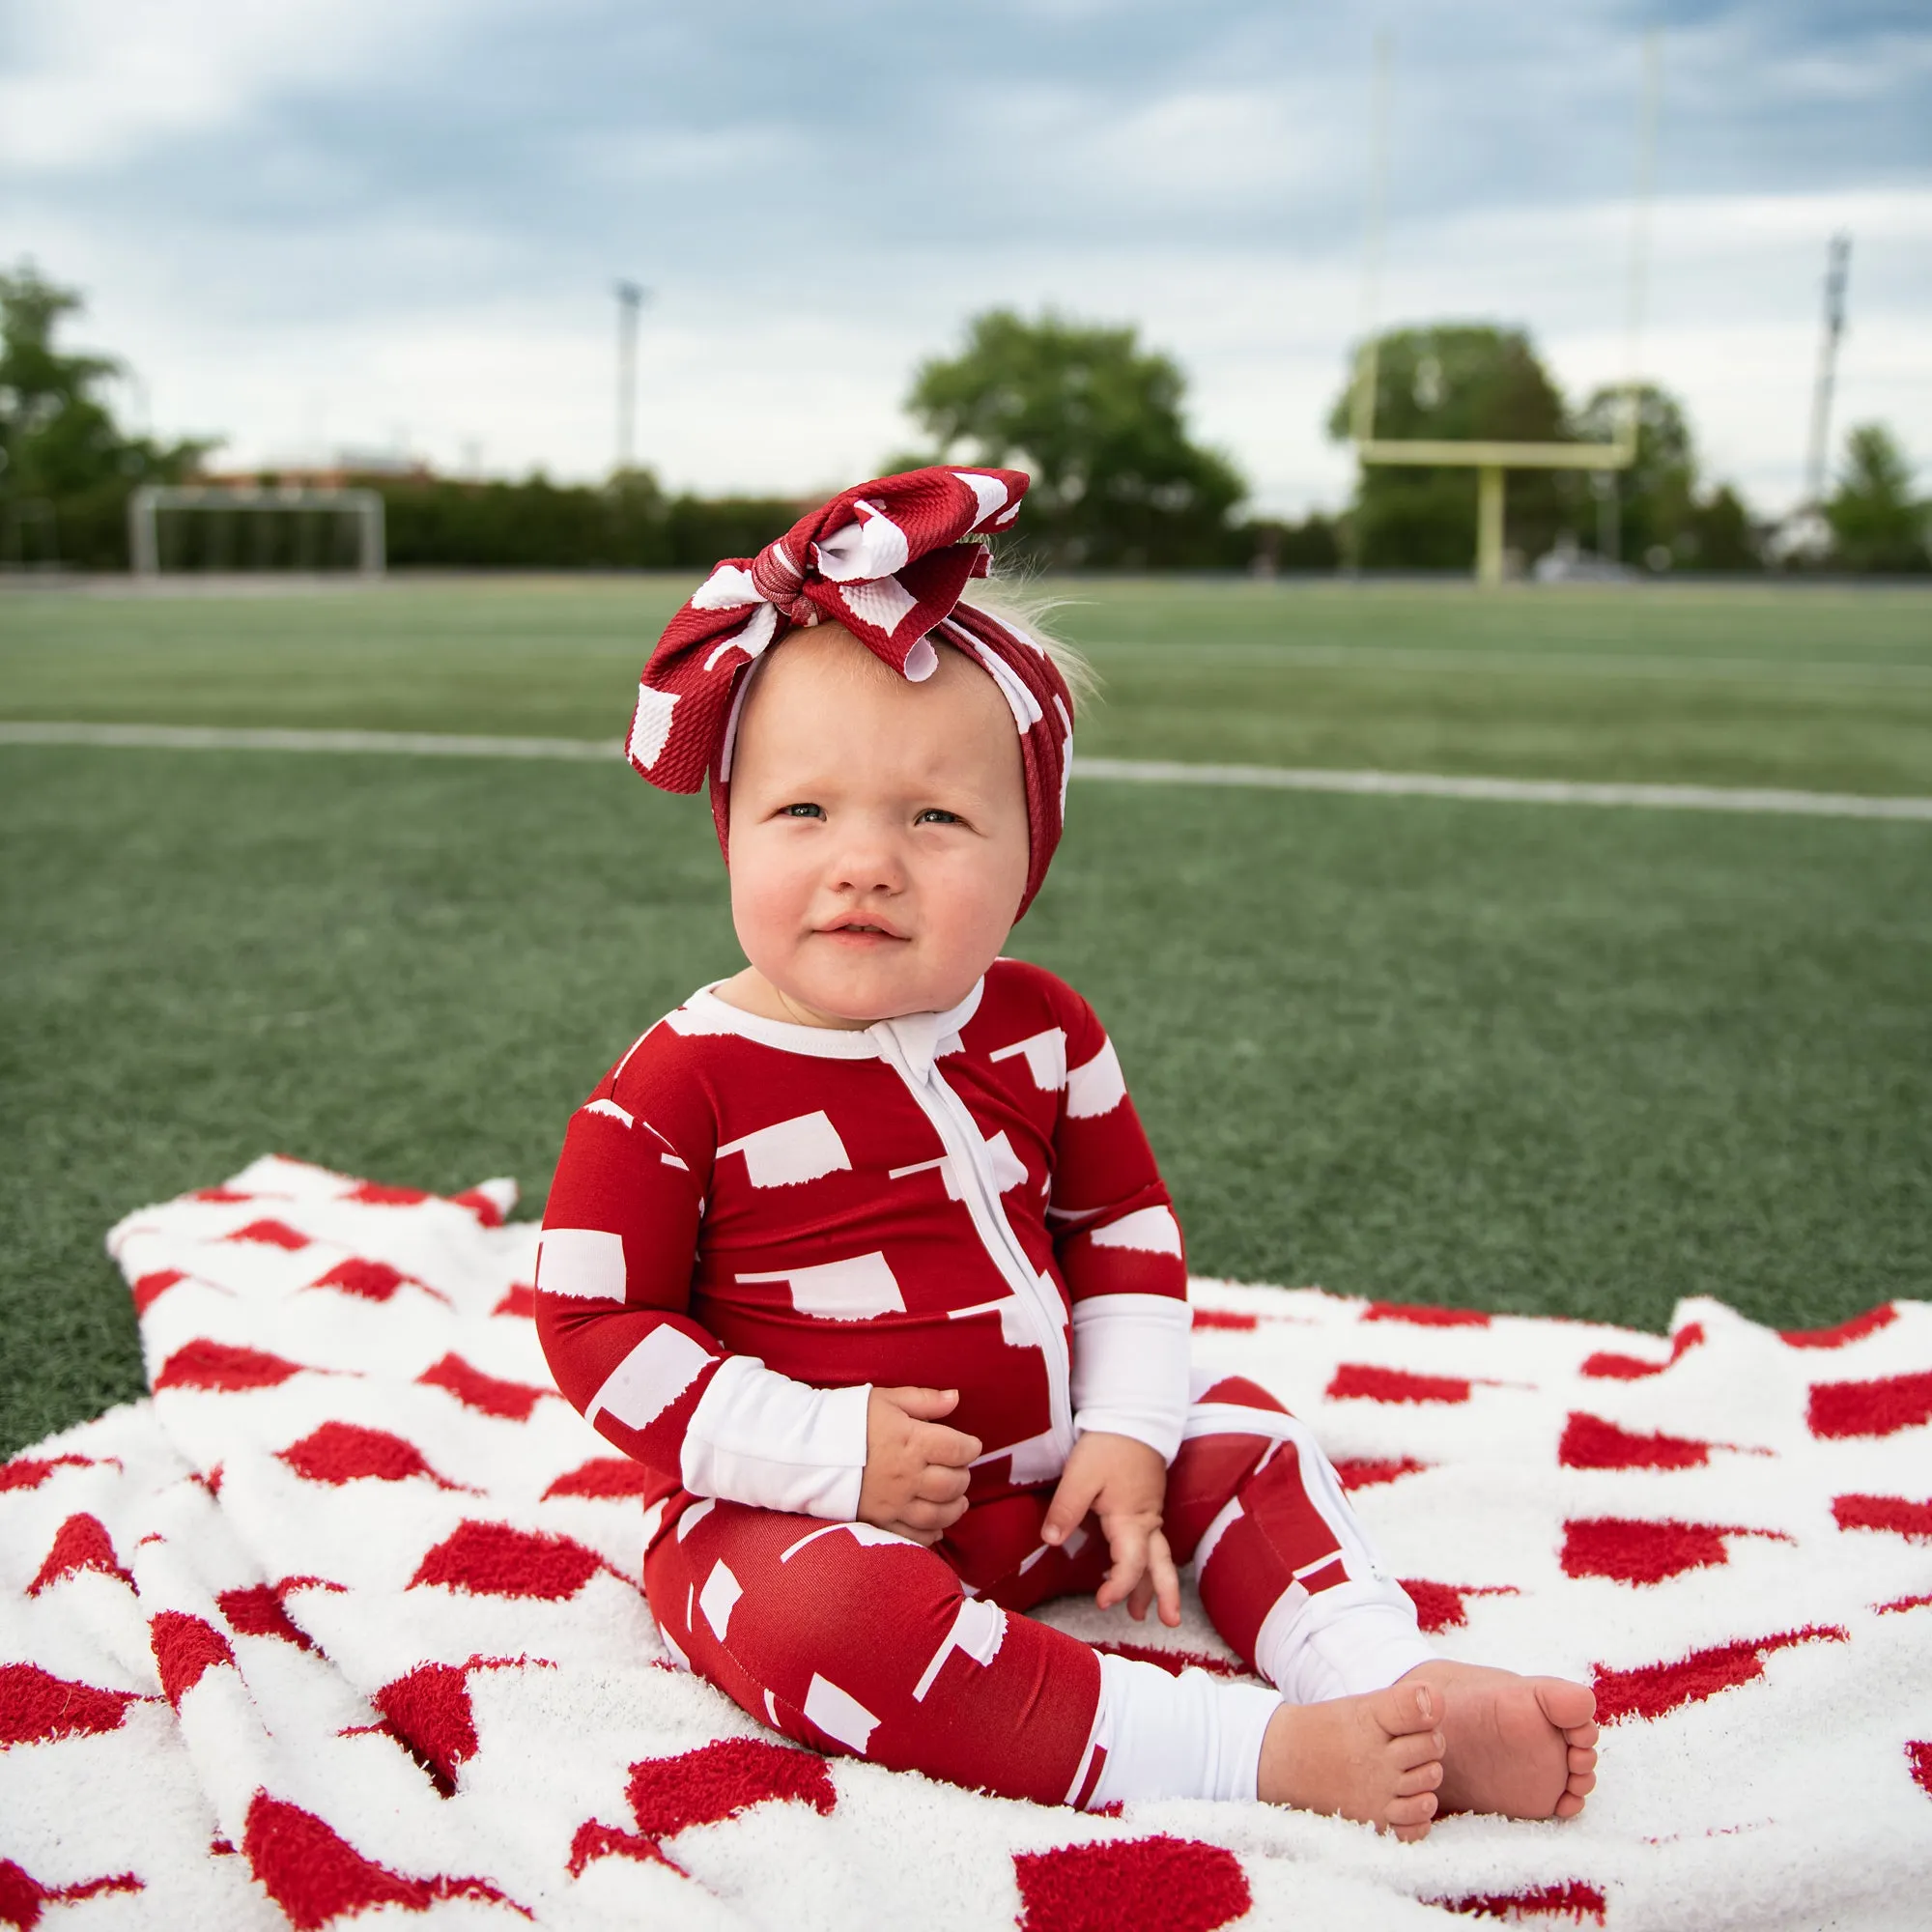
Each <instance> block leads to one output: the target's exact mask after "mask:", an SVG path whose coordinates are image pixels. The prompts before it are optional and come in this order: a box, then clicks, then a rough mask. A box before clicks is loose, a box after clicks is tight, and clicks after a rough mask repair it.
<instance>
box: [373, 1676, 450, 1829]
mask: <svg viewBox="0 0 1932 1932" xmlns="http://www.w3.org/2000/svg"><path fill="white" fill-rule="evenodd" d="M473 1661H476V1660H473ZM369 1701H370V1703H372V1704H373V1705H375V1707H376V1708H377V1710H379V1711H380V1712H382V1714H383V1720H384V1721H383V1728H384V1730H386V1731H387V1732H388V1733H389V1735H390V1736H391V1737H393V1738H394V1739H395V1740H396V1741H397V1743H399V1744H400V1745H401V1746H402V1747H404V1749H406V1750H407V1751H409V1753H410V1754H411V1755H412V1757H413V1758H414V1759H415V1761H416V1762H417V1763H418V1764H419V1765H421V1766H422V1768H423V1769H424V1770H425V1771H426V1772H428V1773H429V1775H430V1777H431V1779H432V1781H433V1782H434V1783H435V1785H436V1788H437V1789H438V1790H439V1791H440V1792H441V1793H442V1795H443V1796H444V1797H445V1798H447V1797H449V1796H450V1795H451V1794H452V1793H453V1792H454V1791H455V1790H456V1774H457V1771H458V1770H459V1769H460V1768H461V1766H462V1765H463V1763H464V1762H465V1760H466V1759H469V1758H471V1757H474V1756H475V1755H476V1719H475V1714H474V1713H473V1712H472V1711H471V1709H470V1707H469V1676H468V1673H467V1672H466V1671H465V1670H464V1669H462V1668H460V1667H459V1666H458V1665H456V1664H454V1663H420V1664H418V1665H417V1666H416V1667H415V1669H413V1670H412V1671H410V1672H408V1673H407V1674H406V1675H404V1676H401V1677H398V1678H396V1679H395V1680H394V1681H393V1682H392V1683H388V1684H385V1685H384V1686H383V1688H382V1689H381V1690H378V1691H377V1692H376V1694H375V1695H374V1696H373V1697H371V1698H370V1700H369Z"/></svg>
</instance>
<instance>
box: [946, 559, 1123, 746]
mask: <svg viewBox="0 0 1932 1932" xmlns="http://www.w3.org/2000/svg"><path fill="white" fill-rule="evenodd" d="M960 602H961V603H964V604H970V605H972V606H973V607H974V608H975V609H976V610H980V611H985V613H986V614H987V615H988V616H989V617H997V618H998V619H999V621H1000V622H1001V623H1003V624H1004V625H1006V627H1007V628H1008V629H1009V631H1017V632H1018V633H1019V635H1020V636H1021V637H1023V638H1030V639H1032V640H1033V641H1034V642H1035V643H1037V645H1038V646H1039V647H1040V649H1041V650H1043V651H1044V652H1045V653H1046V654H1047V656H1048V657H1050V658H1051V659H1052V660H1053V662H1054V666H1055V668H1057V669H1058V670H1059V672H1060V674H1061V676H1062V677H1064V678H1065V680H1066V689H1067V693H1068V695H1069V696H1071V697H1072V699H1073V709H1074V713H1075V715H1076V716H1077V715H1078V714H1079V713H1080V712H1082V711H1084V710H1085V709H1086V708H1087V706H1088V704H1089V703H1091V702H1092V701H1093V700H1094V699H1096V698H1097V697H1098V696H1100V674H1099V672H1098V671H1096V670H1095V669H1094V667H1093V666H1092V665H1091V664H1090V663H1089V662H1088V661H1087V657H1086V654H1085V653H1084V652H1082V651H1081V650H1080V649H1079V648H1078V647H1077V646H1075V645H1073V644H1069V643H1068V642H1067V641H1066V640H1065V639H1064V638H1060V637H1056V636H1055V635H1054V632H1053V626H1052V616H1053V612H1054V611H1058V610H1061V609H1064V608H1065V607H1066V606H1067V605H1069V604H1070V602H1071V600H1070V599H1069V598H1065V597H1054V596H1051V595H1049V594H1048V593H1046V592H1045V591H1043V590H1040V589H1038V588H1037V587H1036V586H1035V585H1034V584H1033V583H1031V582H1027V581H1025V580H1023V579H1020V578H1016V577H1009V576H1008V575H1007V574H1005V573H1004V572H1002V571H999V570H997V569H996V570H995V572H994V574H993V575H992V576H990V577H983V578H980V580H979V581H978V582H974V583H973V584H971V585H970V586H969V587H968V589H967V592H966V595H965V596H964V597H963V598H961V599H960Z"/></svg>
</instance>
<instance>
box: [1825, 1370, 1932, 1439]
mask: <svg viewBox="0 0 1932 1932" xmlns="http://www.w3.org/2000/svg"><path fill="white" fill-rule="evenodd" d="M1804 1419H1805V1421H1806V1422H1807V1423H1808V1424H1809V1425H1810V1429H1811V1434H1812V1435H1825V1436H1837V1435H1897V1434H1898V1432H1899V1431H1900V1430H1901V1429H1916V1428H1918V1426H1919V1424H1920V1423H1924V1422H1932V1371H1921V1372H1920V1373H1919V1374H1918V1375H1916V1376H1885V1377H1883V1378H1880V1379H1879V1380H1877V1381H1869V1382H1814V1383H1813V1384H1812V1385H1811V1401H1810V1405H1809V1407H1808V1408H1807V1410H1806V1412H1805V1417H1804Z"/></svg>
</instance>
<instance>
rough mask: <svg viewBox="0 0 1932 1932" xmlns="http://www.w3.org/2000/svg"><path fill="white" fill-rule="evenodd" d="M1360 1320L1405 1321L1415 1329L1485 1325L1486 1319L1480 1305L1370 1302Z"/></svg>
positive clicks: (1486, 1324) (1487, 1322)
mask: <svg viewBox="0 0 1932 1932" xmlns="http://www.w3.org/2000/svg"><path fill="white" fill-rule="evenodd" d="M1362 1320H1363V1321H1406V1322H1408V1323H1409V1324H1410V1325H1411V1326H1412V1327H1416V1328H1487V1327H1488V1326H1489V1325H1490V1318H1489V1317H1488V1316H1487V1315H1485V1314H1484V1313H1483V1312H1482V1310H1481V1309H1480V1308H1435V1307H1429V1306H1425V1305H1423V1304H1421V1303H1418V1302H1409V1301H1372V1302H1370V1303H1369V1305H1368V1308H1367V1310H1366V1311H1365V1312H1364V1313H1363V1316H1362Z"/></svg>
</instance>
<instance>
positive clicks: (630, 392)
mask: <svg viewBox="0 0 1932 1932" xmlns="http://www.w3.org/2000/svg"><path fill="white" fill-rule="evenodd" d="M616 293H617V471H618V474H619V475H621V474H623V472H624V471H626V470H628V469H632V468H633V467H634V466H635V465H636V462H637V454H638V452H637V432H638V315H639V311H640V310H641V309H642V308H643V305H644V304H645V303H646V302H647V301H649V300H650V298H651V292H650V290H649V289H647V288H645V287H644V286H643V285H642V284H641V283H640V282H619V283H618V284H617V287H616Z"/></svg>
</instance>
